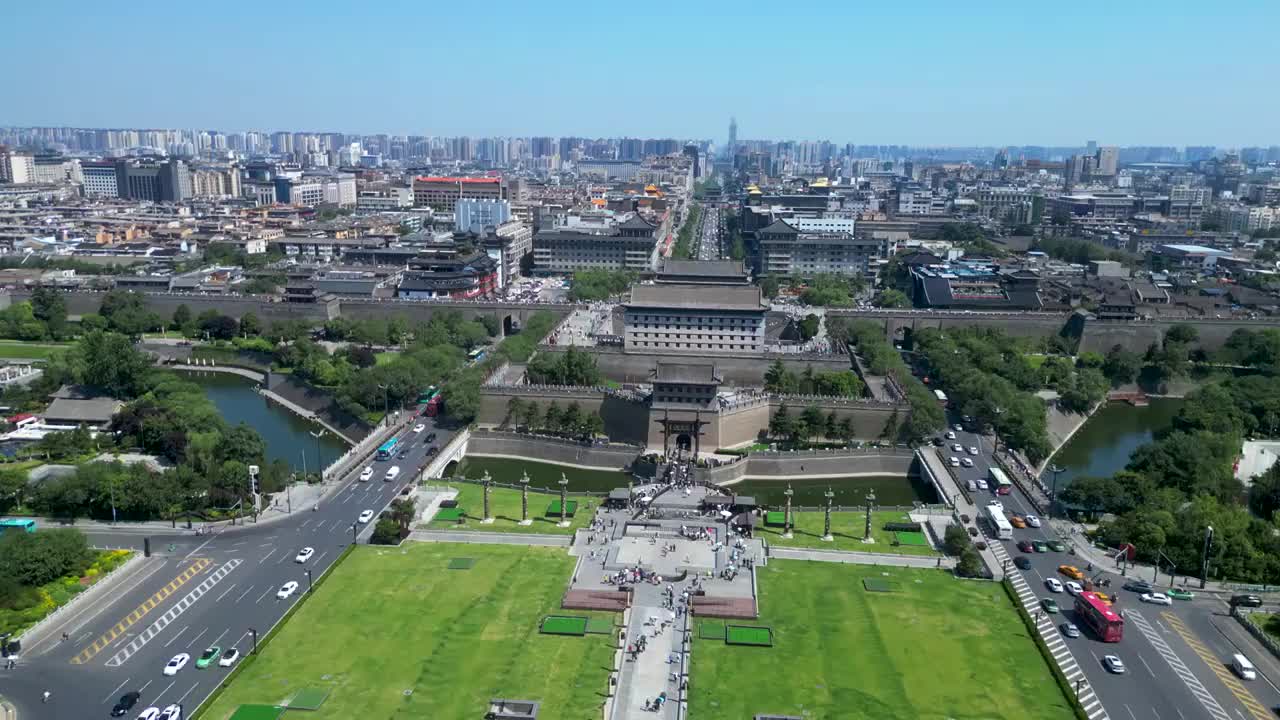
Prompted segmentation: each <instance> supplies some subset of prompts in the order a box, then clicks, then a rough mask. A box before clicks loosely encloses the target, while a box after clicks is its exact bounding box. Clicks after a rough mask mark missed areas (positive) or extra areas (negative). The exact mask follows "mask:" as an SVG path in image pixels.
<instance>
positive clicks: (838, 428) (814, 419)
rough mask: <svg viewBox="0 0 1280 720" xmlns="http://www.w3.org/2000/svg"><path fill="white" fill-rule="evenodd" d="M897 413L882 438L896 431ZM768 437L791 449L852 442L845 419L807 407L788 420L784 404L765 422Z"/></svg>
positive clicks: (851, 435)
mask: <svg viewBox="0 0 1280 720" xmlns="http://www.w3.org/2000/svg"><path fill="white" fill-rule="evenodd" d="M896 423H897V413H896V412H895V414H894V416H893V417H892V418H890V421H889V423H888V425H886V431H885V433H884V435H883V437H885V438H886V439H887V438H891V437H893V436H894V435H895V434H896V430H893V429H889V428H890V426H892V427H893V428H896ZM769 437H770V438H774V439H777V440H783V441H785V442H788V443H791V444H793V445H796V444H801V443H805V442H809V441H812V440H817V439H820V438H821V439H826V440H827V441H829V442H830V441H839V442H849V441H850V440H853V438H854V428H853V421H852V420H851V419H850V418H849V416H847V415H846V416H845V417H843V418H840V417H838V416H837V415H836V414H835V412H834V411H832V412H828V413H827V414H825V415H824V414H823V413H822V409H821V408H819V407H818V406H817V405H809V406H807V407H805V409H804V410H802V411H801V412H800V414H799V415H795V416H792V414H791V409H790V408H788V407H787V404H786V403H785V402H784V403H782V404H781V405H780V406H778V409H777V410H776V411H775V412H774V413H773V417H771V418H769Z"/></svg>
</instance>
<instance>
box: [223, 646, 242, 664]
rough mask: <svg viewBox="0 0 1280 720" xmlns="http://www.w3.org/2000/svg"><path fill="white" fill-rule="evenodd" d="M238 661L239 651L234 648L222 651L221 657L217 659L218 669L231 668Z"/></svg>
mask: <svg viewBox="0 0 1280 720" xmlns="http://www.w3.org/2000/svg"><path fill="white" fill-rule="evenodd" d="M239 659H240V651H239V650H237V649H235V648H227V649H226V650H223V651H222V657H220V658H218V667H231V666H232V665H235V664H236V661H237V660H239Z"/></svg>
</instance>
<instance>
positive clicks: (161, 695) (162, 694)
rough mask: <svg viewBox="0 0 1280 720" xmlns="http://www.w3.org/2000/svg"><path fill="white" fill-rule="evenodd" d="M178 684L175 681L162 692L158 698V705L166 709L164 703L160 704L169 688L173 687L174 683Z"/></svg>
mask: <svg viewBox="0 0 1280 720" xmlns="http://www.w3.org/2000/svg"><path fill="white" fill-rule="evenodd" d="M176 682H178V681H177V680H174V681H173V682H170V683H169V684H168V686H166V687H165V689H163V690H161V691H160V694H159V695H157V696H156V705H159V706H160V707H164V703H162V702H160V698H162V697H164V694H165V693H167V692H169V688H171V687H173V685H174V683H176Z"/></svg>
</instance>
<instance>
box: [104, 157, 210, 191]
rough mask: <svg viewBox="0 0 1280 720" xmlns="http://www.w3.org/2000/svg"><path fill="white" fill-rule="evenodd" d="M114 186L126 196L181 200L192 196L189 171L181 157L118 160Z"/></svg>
mask: <svg viewBox="0 0 1280 720" xmlns="http://www.w3.org/2000/svg"><path fill="white" fill-rule="evenodd" d="M115 168H116V189H117V192H118V193H119V196H120V197H122V198H127V199H129V200H145V201H149V202H182V201H183V200H187V199H189V198H190V197H191V194H192V191H191V172H190V171H189V170H188V169H187V164H186V163H185V162H183V161H181V160H165V161H159V160H155V159H141V160H117V161H116V163H115Z"/></svg>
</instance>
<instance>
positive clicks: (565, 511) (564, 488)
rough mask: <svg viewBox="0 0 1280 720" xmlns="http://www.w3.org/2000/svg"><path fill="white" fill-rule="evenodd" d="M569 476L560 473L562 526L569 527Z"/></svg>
mask: <svg viewBox="0 0 1280 720" xmlns="http://www.w3.org/2000/svg"><path fill="white" fill-rule="evenodd" d="M568 492H569V478H567V477H565V476H564V473H560V527H569V498H568Z"/></svg>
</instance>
